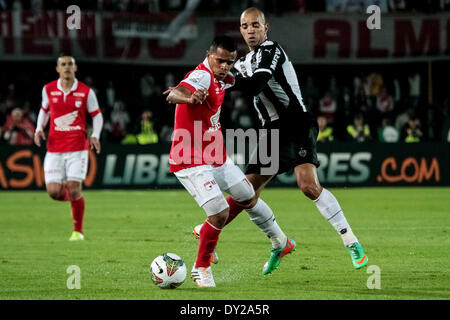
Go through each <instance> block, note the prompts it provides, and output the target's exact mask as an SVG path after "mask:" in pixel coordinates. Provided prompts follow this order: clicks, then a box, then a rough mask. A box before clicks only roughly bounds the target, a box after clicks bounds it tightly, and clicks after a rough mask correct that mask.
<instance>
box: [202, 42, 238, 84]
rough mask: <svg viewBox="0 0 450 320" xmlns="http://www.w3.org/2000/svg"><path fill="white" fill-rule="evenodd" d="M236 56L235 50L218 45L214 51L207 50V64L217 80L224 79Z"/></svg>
mask: <svg viewBox="0 0 450 320" xmlns="http://www.w3.org/2000/svg"><path fill="white" fill-rule="evenodd" d="M236 56H237V53H236V51H233V52H230V51H228V50H225V49H223V48H220V47H219V48H217V50H216V51H214V52H209V51H208V52H207V54H206V57H207V58H208V63H209V66H210V68H211V71H212V73H213V74H214V77H215V78H216V79H217V80H223V79H225V77H226V75H227V73H228V72H230V70H231V68H232V67H233V64H234V62H235V61H236Z"/></svg>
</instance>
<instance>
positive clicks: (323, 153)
mask: <svg viewBox="0 0 450 320" xmlns="http://www.w3.org/2000/svg"><path fill="white" fill-rule="evenodd" d="M169 150H170V145H169V144H155V145H145V146H140V145H112V144H104V145H103V146H102V152H101V154H100V155H96V154H94V153H92V152H90V155H89V160H90V161H89V172H88V175H87V177H86V180H85V181H84V188H85V189H128V188H129V189H149V188H150V189H151V188H179V187H181V185H180V184H179V182H178V180H177V179H176V178H175V176H174V175H173V174H172V173H170V172H169V164H168V156H169V154H168V153H169ZM44 157H45V150H44V148H36V147H18V146H9V145H2V146H0V188H1V190H2V191H3V190H41V189H45V181H44V171H43V160H44ZM233 157H234V158H235V159H236V160H237V159H239V158H237V157H236V155H234V156H233ZM318 158H319V161H320V163H321V166H320V167H319V169H318V175H319V179H320V181H321V183H322V184H323V185H324V186H328V187H360V186H361V187H362V186H449V185H450V144H449V143H439V142H429V143H414V144H408V143H398V144H397V143H394V144H381V143H367V144H366V143H364V144H359V143H327V144H319V145H318ZM240 159H242V157H241V158H240ZM241 167H242V168H243V165H242V166H241ZM270 186H278V187H295V186H296V181H295V176H294V175H293V173H292V172H288V173H285V174H283V175H279V176H277V177H276V179H274V180H273V181H272V182H271V183H270Z"/></svg>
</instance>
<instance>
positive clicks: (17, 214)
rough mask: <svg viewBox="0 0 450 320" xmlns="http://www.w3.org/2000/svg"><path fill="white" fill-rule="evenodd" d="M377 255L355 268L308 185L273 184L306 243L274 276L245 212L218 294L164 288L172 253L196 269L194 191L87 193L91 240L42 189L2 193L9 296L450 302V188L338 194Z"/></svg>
mask: <svg viewBox="0 0 450 320" xmlns="http://www.w3.org/2000/svg"><path fill="white" fill-rule="evenodd" d="M331 190H332V192H333V193H334V194H335V196H336V197H337V199H338V200H339V202H340V204H341V206H342V208H343V210H344V213H345V215H346V217H347V220H348V221H349V222H350V225H351V226H352V229H353V231H354V233H355V234H356V236H357V237H358V238H359V240H360V242H361V243H362V244H363V246H364V248H365V250H366V253H367V255H368V257H369V263H368V265H369V266H371V265H376V266H378V267H379V270H380V274H379V276H380V278H379V279H380V284H381V288H380V289H369V288H368V287H367V282H368V279H369V277H370V276H371V275H372V274H368V273H367V268H364V269H362V270H354V269H353V267H352V265H351V261H350V257H349V256H348V253H347V251H346V250H345V248H344V247H343V245H342V242H341V239H340V237H339V235H338V234H337V233H336V232H335V231H334V229H333V228H332V227H331V225H329V224H328V222H326V221H325V219H324V218H323V217H322V216H321V215H320V213H319V212H318V211H317V209H316V207H315V205H314V203H313V202H311V201H309V200H307V198H306V197H304V196H303V195H302V194H301V193H300V191H299V190H297V189H267V190H265V191H264V192H263V194H262V198H263V199H264V200H265V201H266V202H267V203H268V204H269V205H270V206H271V207H272V209H273V211H274V212H275V215H276V218H277V221H278V223H279V224H280V226H281V227H282V228H283V229H284V231H285V233H286V234H287V235H288V236H290V237H292V238H294V239H295V240H296V241H297V250H296V251H295V252H294V254H291V255H288V256H286V257H285V258H283V261H282V263H281V265H280V267H279V268H278V270H277V271H276V272H275V273H274V274H272V275H270V276H267V277H263V276H262V275H261V269H262V266H263V264H264V262H265V261H266V259H267V258H268V256H269V249H270V241H269V240H268V239H267V238H266V237H265V236H264V234H263V233H262V232H261V231H259V229H257V227H256V226H255V225H253V224H252V223H251V222H250V220H249V219H248V216H247V214H246V213H242V214H241V215H240V216H239V217H238V218H236V220H235V221H233V223H231V224H230V225H229V226H227V227H226V228H225V229H224V231H223V232H222V234H221V237H220V241H219V245H218V247H217V250H218V253H219V256H220V261H219V264H218V265H215V266H213V272H214V277H215V281H216V284H217V287H216V288H207V289H200V288H197V287H196V285H195V283H194V282H193V281H192V280H191V279H190V278H189V277H187V278H186V280H185V282H184V283H183V284H182V285H181V286H180V287H179V288H178V289H176V290H161V289H159V288H157V287H156V286H155V285H153V283H152V281H151V279H150V275H149V265H150V262H151V261H152V260H153V258H155V257H156V256H157V255H159V254H161V253H163V252H173V253H176V254H178V255H180V256H181V257H182V258H183V259H184V261H185V262H186V265H187V268H188V272H189V271H190V269H191V267H192V264H193V262H194V259H195V255H196V251H197V241H196V240H195V239H194V238H193V236H192V235H191V232H192V229H193V227H194V226H195V225H196V224H198V223H201V222H203V221H204V219H205V214H204V212H203V211H202V209H200V208H199V207H197V204H196V203H195V202H194V200H193V199H192V198H191V197H190V196H189V195H188V193H187V192H186V191H185V190H156V191H150V190H148V191H109V190H105V191H84V196H85V199H86V214H85V220H84V232H85V235H86V238H87V240H86V241H84V242H76V243H72V242H69V241H68V239H69V237H70V233H71V231H72V219H71V215H70V205H69V203H62V202H56V201H53V200H51V199H50V198H49V197H48V196H47V194H46V193H45V192H44V191H42V192H1V193H0V300H8V299H64V300H65V299H83V300H85V299H149V300H157V299H163V300H173V299H176V300H204V299H207V300H211V299H212V300H216V299H225V300H228V299H232V300H241V299H245V300H262V299H264V300H266V299H268V300H284V299H289V300H301V299H371V300H372V299H449V298H450V289H449V288H450V272H449V270H450V268H449V262H450V223H449V221H450V219H449V218H450V197H449V195H450V189H449V188H355V189H353V188H352V189H331ZM71 265H77V266H79V268H80V270H81V282H80V283H81V289H72V290H70V289H68V288H67V279H68V278H69V277H70V274H69V273H67V268H68V267H69V266H71Z"/></svg>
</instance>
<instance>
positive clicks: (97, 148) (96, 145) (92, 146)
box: [89, 137, 100, 154]
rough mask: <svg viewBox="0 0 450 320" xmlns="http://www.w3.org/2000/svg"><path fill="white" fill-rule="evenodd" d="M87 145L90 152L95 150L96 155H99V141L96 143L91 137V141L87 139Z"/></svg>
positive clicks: (95, 139)
mask: <svg viewBox="0 0 450 320" xmlns="http://www.w3.org/2000/svg"><path fill="white" fill-rule="evenodd" d="M89 144H90V145H91V150H94V149H95V152H96V153H97V154H99V153H100V141H98V139H97V138H94V137H91V139H89Z"/></svg>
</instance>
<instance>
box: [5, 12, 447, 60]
mask: <svg viewBox="0 0 450 320" xmlns="http://www.w3.org/2000/svg"><path fill="white" fill-rule="evenodd" d="M69 17H70V14H68V13H66V12H65V11H45V12H42V13H39V14H35V13H34V12H31V11H18V10H17V11H9V12H8V11H6V12H1V13H0V60H3V61H20V62H23V61H27V60H28V61H36V60H39V61H54V59H55V57H56V56H57V55H58V53H59V52H61V51H63V52H71V54H73V55H74V56H75V57H76V58H77V61H79V62H94V63H122V64H144V65H154V66H166V65H169V66H192V65H196V64H197V63H198V62H199V61H201V60H200V59H202V58H203V57H204V50H205V48H208V47H209V44H210V41H211V39H213V38H214V36H216V35H223V34H225V35H229V36H231V37H234V38H235V39H236V41H237V44H238V56H242V55H244V54H245V53H246V52H247V46H246V45H245V42H244V40H243V39H242V36H241V35H240V33H239V15H238V14H237V15H236V16H234V17H209V16H202V15H198V14H194V15H192V16H191V17H190V18H189V19H188V21H187V22H186V24H184V25H182V26H183V27H182V28H178V29H176V28H171V26H172V25H171V22H172V21H173V20H175V15H174V14H170V13H161V14H129V13H112V12H104V13H100V12H89V11H85V10H82V11H81V17H80V20H81V22H80V25H81V26H80V29H79V30H77V29H75V30H69V29H68V28H67V27H66V23H67V21H68V19H69ZM368 18H369V15H368V14H365V13H345V14H326V13H309V14H301V15H299V14H285V15H283V16H276V15H268V21H269V24H270V35H269V37H270V39H274V40H276V41H278V42H279V43H280V44H281V45H282V46H283V48H284V49H285V50H286V51H287V53H288V55H289V58H290V59H291V60H292V63H294V64H308V65H309V64H343V63H348V64H355V63H365V64H370V63H399V62H401V63H404V62H421V61H422V62H423V61H430V60H442V59H446V60H448V59H449V56H450V40H449V39H450V27H449V25H450V13H448V12H442V13H439V14H433V15H428V14H419V13H414V14H412V13H411V14H392V13H389V14H383V15H382V19H381V25H380V27H381V30H369V29H368V28H367V19H368ZM169 30H172V31H170V32H169ZM293 30H297V31H298V32H292V31H293Z"/></svg>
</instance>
